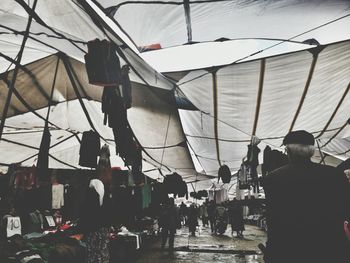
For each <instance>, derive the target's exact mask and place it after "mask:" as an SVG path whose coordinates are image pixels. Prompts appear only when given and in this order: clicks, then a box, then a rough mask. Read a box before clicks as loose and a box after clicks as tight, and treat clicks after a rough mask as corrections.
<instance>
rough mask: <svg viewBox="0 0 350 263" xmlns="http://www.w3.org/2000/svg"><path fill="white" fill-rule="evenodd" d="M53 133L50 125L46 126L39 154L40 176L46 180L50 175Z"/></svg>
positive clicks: (38, 167)
mask: <svg viewBox="0 0 350 263" xmlns="http://www.w3.org/2000/svg"><path fill="white" fill-rule="evenodd" d="M50 142H51V134H50V132H49V128H48V126H45V128H44V132H43V137H42V139H41V143H40V148H39V155H38V161H37V169H38V178H39V179H40V180H44V179H45V178H48V177H49V174H48V173H49V150H50Z"/></svg>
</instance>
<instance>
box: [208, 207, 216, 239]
mask: <svg viewBox="0 0 350 263" xmlns="http://www.w3.org/2000/svg"><path fill="white" fill-rule="evenodd" d="M215 208H216V206H215V203H214V201H213V200H211V201H209V204H208V208H207V211H208V219H209V224H210V229H211V233H214V232H215Z"/></svg>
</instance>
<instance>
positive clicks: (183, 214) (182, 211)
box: [180, 202, 188, 226]
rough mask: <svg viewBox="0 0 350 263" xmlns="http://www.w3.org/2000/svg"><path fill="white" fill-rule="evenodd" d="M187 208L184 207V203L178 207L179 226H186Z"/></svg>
mask: <svg viewBox="0 0 350 263" xmlns="http://www.w3.org/2000/svg"><path fill="white" fill-rule="evenodd" d="M187 210H188V208H187V206H186V205H185V203H184V202H181V205H180V218H181V225H183V226H184V225H186V221H187Z"/></svg>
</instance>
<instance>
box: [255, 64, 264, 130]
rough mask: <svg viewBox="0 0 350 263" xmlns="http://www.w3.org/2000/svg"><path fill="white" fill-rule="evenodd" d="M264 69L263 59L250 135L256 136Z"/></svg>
mask: <svg viewBox="0 0 350 263" xmlns="http://www.w3.org/2000/svg"><path fill="white" fill-rule="evenodd" d="M265 67H266V60H265V59H264V58H263V59H262V60H261V61H260V77H259V90H258V95H257V98H256V109H255V120H254V126H253V132H252V135H255V134H256V130H257V127H258V122H259V114H260V106H261V99H262V92H263V88H264V78H265Z"/></svg>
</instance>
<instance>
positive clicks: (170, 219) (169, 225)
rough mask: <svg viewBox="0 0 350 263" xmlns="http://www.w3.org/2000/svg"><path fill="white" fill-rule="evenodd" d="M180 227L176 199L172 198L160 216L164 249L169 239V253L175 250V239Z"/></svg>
mask: <svg viewBox="0 0 350 263" xmlns="http://www.w3.org/2000/svg"><path fill="white" fill-rule="evenodd" d="M177 225H178V213H177V209H176V207H175V204H174V198H170V199H169V201H168V204H166V205H165V207H164V209H163V210H162V212H161V215H160V226H161V227H162V232H161V233H162V249H164V247H165V243H166V241H167V239H168V237H169V251H170V252H172V251H173V250H174V239H175V233H176V227H177Z"/></svg>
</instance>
